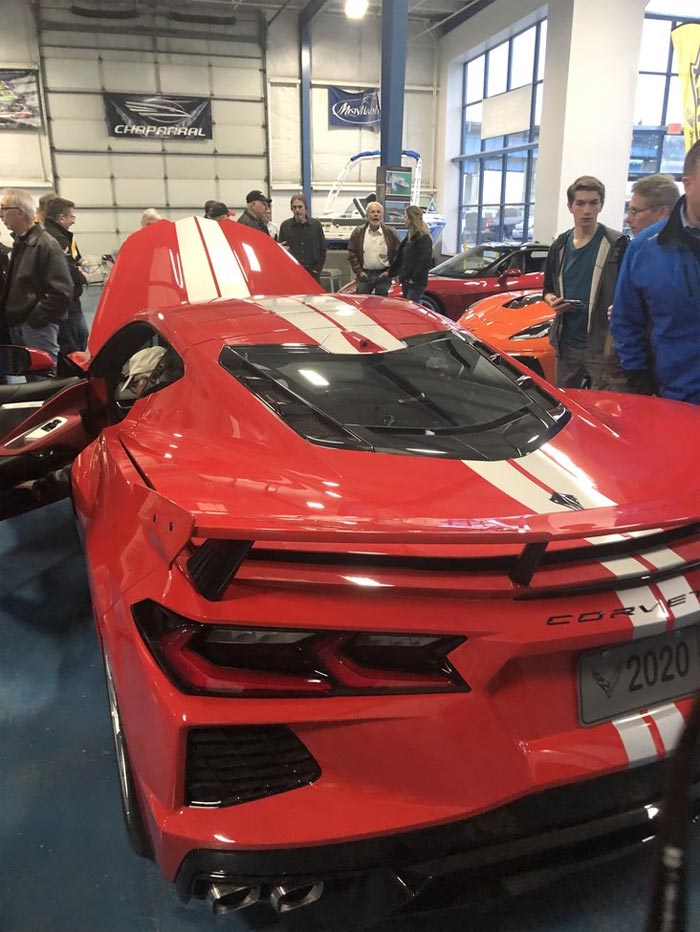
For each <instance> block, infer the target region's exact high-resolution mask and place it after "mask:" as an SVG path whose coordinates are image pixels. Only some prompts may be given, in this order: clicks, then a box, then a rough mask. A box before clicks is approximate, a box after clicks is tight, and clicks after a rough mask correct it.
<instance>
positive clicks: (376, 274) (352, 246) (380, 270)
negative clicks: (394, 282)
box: [348, 201, 399, 295]
mask: <svg viewBox="0 0 700 932" xmlns="http://www.w3.org/2000/svg"><path fill="white" fill-rule="evenodd" d="M366 216H367V223H363V224H362V226H359V227H355V229H354V230H353V231H352V235H351V237H350V241H349V242H348V259H349V260H350V266H351V268H352V270H353V272H354V273H355V276H356V278H357V293H358V294H372V293H373V292H374V294H378V295H388V294H389V288H390V287H391V272H390V269H391V266H392V265H393V263H394V259H396V254H397V253H398V251H399V238H398V236H397V235H396V233H394V231H393V230H392V229H391V227H388V226H386V225H385V224H384V223H382V218H383V216H384V208H383V207H382V205H381V204H380V203H378V202H377V201H373V202H372V203H371V204H368V205H367V213H366Z"/></svg>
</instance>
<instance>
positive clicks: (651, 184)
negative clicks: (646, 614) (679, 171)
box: [626, 175, 680, 236]
mask: <svg viewBox="0 0 700 932" xmlns="http://www.w3.org/2000/svg"><path fill="white" fill-rule="evenodd" d="M679 197H680V192H679V190H678V185H677V184H676V182H675V179H674V178H673V175H647V176H646V177H645V178H640V179H639V180H638V181H635V183H634V184H633V185H632V197H631V198H630V203H629V207H628V208H627V215H626V218H627V224H628V226H629V228H630V231H631V233H632V236H636V235H637V234H638V233H641V232H642V230H646V228H647V227H650V226H651V225H652V224H653V223H658V222H659V220H663V219H665V218H666V217H668V215H669V214H670V213H671V211H672V210H673V208H674V206H675V204H676V201H677V200H678V198H679Z"/></svg>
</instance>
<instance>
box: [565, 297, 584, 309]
mask: <svg viewBox="0 0 700 932" xmlns="http://www.w3.org/2000/svg"><path fill="white" fill-rule="evenodd" d="M564 300H565V301H566V302H567V303H568V305H569V307H568V308H567V310H570V311H584V310H585V309H586V306H587V305H586V302H585V301H579V299H578V298H564Z"/></svg>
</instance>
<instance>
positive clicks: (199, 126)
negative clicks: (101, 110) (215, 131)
mask: <svg viewBox="0 0 700 932" xmlns="http://www.w3.org/2000/svg"><path fill="white" fill-rule="evenodd" d="M103 98H104V103H105V116H106V118H107V129H108V131H109V135H110V136H120V137H131V138H134V137H135V138H140V139H193V140H194V139H211V138H212V134H211V100H210V99H209V98H208V97H175V96H173V95H172V94H169V95H168V96H167V97H165V96H160V95H154V94H103Z"/></svg>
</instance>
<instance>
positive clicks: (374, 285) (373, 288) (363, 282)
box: [357, 269, 391, 295]
mask: <svg viewBox="0 0 700 932" xmlns="http://www.w3.org/2000/svg"><path fill="white" fill-rule="evenodd" d="M383 271H384V270H383V269H365V275H366V276H367V278H358V279H357V294H372V293H374V294H378V295H388V294H389V289H390V288H391V276H390V275H389V273H388V272H385V274H384V275H383V276H382V277H381V278H380V275H382V272H383Z"/></svg>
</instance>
